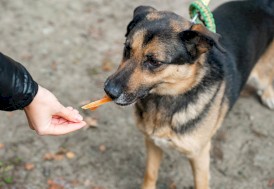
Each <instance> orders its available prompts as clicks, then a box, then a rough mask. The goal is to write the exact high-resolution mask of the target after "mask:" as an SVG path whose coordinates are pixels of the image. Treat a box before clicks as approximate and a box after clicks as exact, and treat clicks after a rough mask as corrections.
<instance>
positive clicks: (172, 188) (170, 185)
mask: <svg viewBox="0 0 274 189" xmlns="http://www.w3.org/2000/svg"><path fill="white" fill-rule="evenodd" d="M176 188H177V186H176V184H175V182H171V183H170V184H169V189H176Z"/></svg>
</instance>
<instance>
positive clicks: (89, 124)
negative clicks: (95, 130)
mask: <svg viewBox="0 0 274 189" xmlns="http://www.w3.org/2000/svg"><path fill="white" fill-rule="evenodd" d="M84 121H85V122H86V123H87V126H86V127H85V128H86V129H87V128H89V127H97V126H98V122H97V119H95V118H92V117H85V118H84Z"/></svg>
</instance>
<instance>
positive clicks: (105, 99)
mask: <svg viewBox="0 0 274 189" xmlns="http://www.w3.org/2000/svg"><path fill="white" fill-rule="evenodd" d="M110 101H112V99H111V98H109V97H108V96H107V95H106V96H104V97H103V98H102V99H100V100H96V101H94V102H91V103H89V104H86V105H84V106H82V109H85V110H87V109H90V110H96V109H97V108H98V107H99V106H101V105H103V104H105V103H107V102H110Z"/></svg>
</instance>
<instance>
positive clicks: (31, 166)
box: [24, 163, 35, 171]
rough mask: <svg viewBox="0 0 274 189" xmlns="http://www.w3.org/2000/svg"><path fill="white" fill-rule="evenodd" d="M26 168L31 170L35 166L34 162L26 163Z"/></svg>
mask: <svg viewBox="0 0 274 189" xmlns="http://www.w3.org/2000/svg"><path fill="white" fill-rule="evenodd" d="M24 168H25V170H27V171H31V170H33V169H34V168H35V165H34V164H33V163H25V165H24Z"/></svg>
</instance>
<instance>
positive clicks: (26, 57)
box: [0, 0, 274, 189]
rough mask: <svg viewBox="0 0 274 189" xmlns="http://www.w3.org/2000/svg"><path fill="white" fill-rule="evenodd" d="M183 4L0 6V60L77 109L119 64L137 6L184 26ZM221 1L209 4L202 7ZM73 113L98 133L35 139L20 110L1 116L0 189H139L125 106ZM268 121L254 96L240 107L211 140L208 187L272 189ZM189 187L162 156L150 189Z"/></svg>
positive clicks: (187, 173) (25, 1) (28, 0)
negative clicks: (166, 13)
mask: <svg viewBox="0 0 274 189" xmlns="http://www.w3.org/2000/svg"><path fill="white" fill-rule="evenodd" d="M190 2H191V1H190V0H188V1H186V0H161V1H160V0H135V1H121V0H112V1H107V0H100V1H99V0H81V1H71V0H58V1H56V0H39V1H33V0H17V1H10V0H1V1H0V25H1V29H0V37H1V38H0V39H1V42H0V51H1V52H3V53H4V54H7V55H9V56H11V57H12V58H14V59H15V60H18V61H19V62H21V63H22V64H24V65H25V66H26V67H27V68H28V70H29V71H30V72H31V74H32V75H33V77H34V79H35V80H36V81H37V82H38V83H39V84H40V85H42V86H44V87H46V88H48V89H49V90H51V91H52V92H53V93H54V94H55V95H56V96H57V97H58V98H59V99H60V101H61V102H62V103H63V104H65V105H72V106H74V107H77V108H79V109H80V106H81V105H82V104H83V103H84V101H86V100H94V99H97V98H100V97H101V96H102V95H103V94H104V92H103V89H102V85H103V82H104V80H105V79H106V77H107V76H108V75H110V73H112V72H113V71H114V70H115V67H116V66H117V65H118V64H119V62H120V59H121V52H122V48H123V42H124V34H125V32H126V26H127V24H128V22H129V21H130V20H131V18H132V12H133V10H134V8H135V7H136V6H138V5H152V6H153V7H155V8H157V9H161V10H171V11H175V12H176V13H178V14H180V15H184V16H185V17H188V14H187V12H188V11H187V9H188V5H189V3H190ZM221 2H223V1H220V0H219V1H217V0H212V4H211V8H214V7H216V6H217V5H218V4H220V3H221ZM82 114H83V115H84V116H85V117H86V118H87V117H88V118H90V119H91V118H92V120H91V121H90V122H93V125H94V124H96V121H97V124H98V126H97V128H93V127H89V128H86V129H82V130H80V131H77V132H75V133H72V134H68V135H65V136H60V137H45V136H44V137H41V136H38V135H37V134H36V133H35V132H34V131H32V130H30V129H29V128H28V126H27V121H26V118H25V116H24V113H23V112H22V111H16V112H12V113H7V112H0V120H1V121H0V188H4V189H5V188H7V189H47V188H50V189H57V188H65V189H72V188H79V189H138V188H140V185H141V183H142V177H143V171H144V167H145V148H144V144H143V143H144V142H143V136H142V135H141V134H140V133H139V131H138V130H137V129H136V128H135V125H134V120H133V116H132V107H118V106H116V105H114V104H111V103H110V104H108V105H105V106H104V107H102V108H99V109H98V110H97V111H95V112H90V111H85V112H83V111H82ZM273 115H274V114H273V111H270V110H268V109H267V108H265V107H264V106H262V105H261V104H260V102H259V100H258V98H257V97H256V96H254V95H245V96H242V97H241V98H240V99H239V101H238V102H237V104H236V105H235V107H234V108H233V110H232V111H231V112H230V114H229V115H228V117H227V119H226V120H225V122H224V124H223V127H222V129H221V130H220V131H219V132H218V134H217V136H216V137H215V140H214V147H213V149H212V161H211V186H212V188H216V189H217V188H218V189H268V188H274V184H272V182H273V183H274V116H273ZM91 124H92V123H91ZM192 185H193V179H192V174H191V169H190V166H189V164H188V161H187V160H186V159H185V158H184V157H183V156H181V155H180V154H178V153H176V152H173V151H172V152H170V153H169V154H166V155H165V158H164V161H163V163H162V167H161V169H160V175H159V181H158V189H174V188H175V186H177V189H186V188H189V187H190V186H192ZM271 185H272V186H271Z"/></svg>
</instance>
